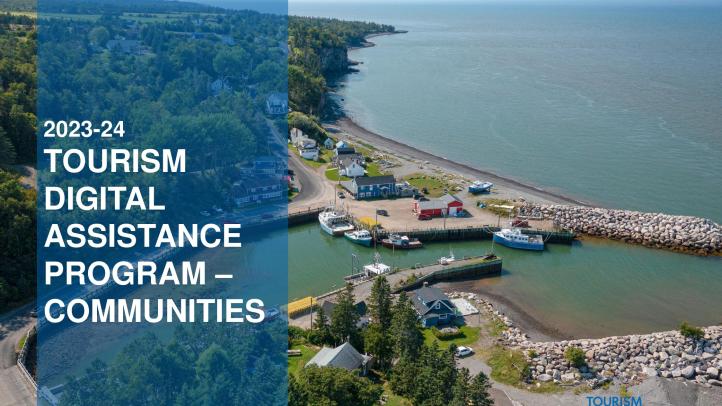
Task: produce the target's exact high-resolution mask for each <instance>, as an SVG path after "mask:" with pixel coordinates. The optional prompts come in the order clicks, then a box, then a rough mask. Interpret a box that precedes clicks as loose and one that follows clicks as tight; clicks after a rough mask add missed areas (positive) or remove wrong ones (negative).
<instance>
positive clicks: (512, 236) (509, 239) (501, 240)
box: [494, 228, 544, 251]
mask: <svg viewBox="0 0 722 406" xmlns="http://www.w3.org/2000/svg"><path fill="white" fill-rule="evenodd" d="M494 242H495V243H497V244H501V245H503V246H505V247H509V248H516V249H520V250H531V251H543V250H544V238H542V236H541V235H539V234H524V233H522V232H521V230H520V229H518V228H503V229H501V230H500V231H497V232H495V233H494Z"/></svg>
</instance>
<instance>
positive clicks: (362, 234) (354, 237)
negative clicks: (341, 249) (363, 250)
mask: <svg viewBox="0 0 722 406" xmlns="http://www.w3.org/2000/svg"><path fill="white" fill-rule="evenodd" d="M343 236H344V237H346V239H347V240H349V241H351V242H353V243H356V244H360V245H363V246H365V247H370V246H371V243H372V242H373V237H372V236H371V233H370V232H368V230H356V231H348V232H346V233H344V234H343Z"/></svg>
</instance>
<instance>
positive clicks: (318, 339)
mask: <svg viewBox="0 0 722 406" xmlns="http://www.w3.org/2000/svg"><path fill="white" fill-rule="evenodd" d="M308 339H309V341H311V342H312V343H313V344H316V345H324V344H332V343H333V336H332V335H331V329H330V328H329V326H328V318H327V317H326V312H324V311H323V307H320V306H319V308H318V310H316V317H315V319H314V321H313V329H312V330H311V332H310V334H309V337H308Z"/></svg>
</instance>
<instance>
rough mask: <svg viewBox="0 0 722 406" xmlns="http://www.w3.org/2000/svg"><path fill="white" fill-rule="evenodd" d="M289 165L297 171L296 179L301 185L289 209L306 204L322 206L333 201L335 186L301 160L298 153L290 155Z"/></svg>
mask: <svg viewBox="0 0 722 406" xmlns="http://www.w3.org/2000/svg"><path fill="white" fill-rule="evenodd" d="M288 167H289V168H290V169H292V170H293V172H294V173H295V178H296V181H297V182H298V183H299V184H300V185H301V191H300V193H299V194H298V195H297V196H296V197H295V198H294V199H293V201H292V202H291V203H289V205H288V206H289V207H288V208H289V210H294V209H301V208H304V207H306V206H320V205H322V204H328V203H329V202H332V201H333V194H334V189H333V186H332V185H331V184H330V183H329V182H326V181H324V180H323V178H322V176H323V175H322V174H320V173H318V172H316V171H314V170H313V169H312V168H310V167H309V166H308V165H306V164H304V163H303V162H301V158H299V157H298V156H297V155H296V154H293V153H291V154H290V156H289V157H288Z"/></svg>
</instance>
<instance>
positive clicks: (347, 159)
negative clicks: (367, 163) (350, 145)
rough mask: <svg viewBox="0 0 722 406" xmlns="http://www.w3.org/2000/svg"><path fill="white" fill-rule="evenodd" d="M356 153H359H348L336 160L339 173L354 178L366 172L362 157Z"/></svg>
mask: <svg viewBox="0 0 722 406" xmlns="http://www.w3.org/2000/svg"><path fill="white" fill-rule="evenodd" d="M358 155H359V154H349V155H341V156H340V157H339V159H338V161H337V162H338V173H339V175H341V176H346V177H347V178H355V177H357V176H364V175H365V174H366V169H364V160H363V157H361V158H359V156H358Z"/></svg>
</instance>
